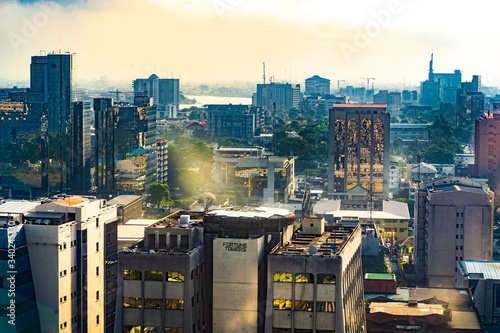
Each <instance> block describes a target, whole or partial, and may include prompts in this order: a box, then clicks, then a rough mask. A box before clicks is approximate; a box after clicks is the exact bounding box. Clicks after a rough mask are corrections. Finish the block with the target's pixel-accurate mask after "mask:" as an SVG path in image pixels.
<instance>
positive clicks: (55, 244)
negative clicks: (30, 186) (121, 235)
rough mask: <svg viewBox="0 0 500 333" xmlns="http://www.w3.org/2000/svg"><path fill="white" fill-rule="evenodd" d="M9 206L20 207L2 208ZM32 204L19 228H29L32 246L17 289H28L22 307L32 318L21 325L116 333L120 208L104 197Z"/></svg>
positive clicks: (26, 234)
mask: <svg viewBox="0 0 500 333" xmlns="http://www.w3.org/2000/svg"><path fill="white" fill-rule="evenodd" d="M8 204H9V203H7V204H3V205H0V210H2V211H5V210H8V211H13V210H14V208H16V207H11V208H10V209H8V208H9V207H2V206H4V205H8ZM29 204H32V203H27V204H25V205H29ZM17 206H19V204H17ZM27 208H29V209H25V210H24V212H23V213H21V214H22V222H23V223H21V224H19V225H18V226H16V228H17V229H18V230H16V231H18V236H20V237H22V232H24V237H25V240H26V241H25V243H26V246H25V248H26V249H27V251H22V252H18V253H19V254H21V253H24V254H23V257H20V258H16V262H18V263H19V269H22V270H24V271H25V273H26V274H24V276H25V277H24V278H23V279H19V280H18V281H19V283H21V281H23V284H26V285H25V286H23V287H21V288H19V289H17V291H18V292H19V294H20V298H23V297H24V296H25V295H24V292H25V291H26V292H28V294H27V296H26V297H28V298H29V299H28V300H27V301H25V302H24V303H23V305H21V304H19V305H20V307H19V308H18V309H19V311H22V312H20V314H21V313H23V312H24V311H27V312H26V313H30V315H31V318H30V319H29V320H27V321H26V322H22V323H19V325H20V326H21V327H23V326H25V327H28V326H29V325H31V324H35V326H36V325H39V329H38V330H36V329H35V328H32V329H34V332H36V331H39V332H58V331H62V332H64V331H68V332H71V331H88V332H112V331H113V325H114V312H115V308H116V304H115V303H114V300H115V296H114V294H115V292H116V288H113V286H114V285H115V284H116V282H113V279H114V280H115V281H116V277H114V276H113V274H114V272H115V271H116V267H115V266H114V265H115V264H114V263H116V260H117V258H116V253H117V252H116V250H117V249H116V207H114V206H107V205H106V204H105V202H104V201H103V200H94V199H87V198H82V197H55V198H52V199H50V200H47V201H45V202H44V203H42V204H40V203H36V205H35V206H34V207H33V206H30V207H27ZM9 214H11V213H9ZM113 226H114V227H113ZM113 230H114V233H115V237H113ZM113 242H114V243H113ZM20 245H21V248H23V246H22V244H20ZM18 251H19V250H18ZM19 277H21V276H19ZM29 277H31V282H32V287H31V288H32V289H31V288H30V285H31V282H30V278H29ZM31 290H32V291H33V292H31ZM33 305H35V306H36V310H37V311H35V309H34V308H33ZM23 306H24V307H26V308H23ZM21 308H23V310H21ZM37 312H38V314H37ZM37 323H38V324H37ZM7 332H8V331H7Z"/></svg>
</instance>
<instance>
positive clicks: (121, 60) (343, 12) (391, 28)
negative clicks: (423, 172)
mask: <svg viewBox="0 0 500 333" xmlns="http://www.w3.org/2000/svg"><path fill="white" fill-rule="evenodd" d="M490 7H491V4H490V3H488V2H487V1H484V0H479V1H478V2H476V3H475V5H474V6H469V5H467V4H466V3H463V4H462V3H457V2H455V3H454V4H453V6H450V5H449V4H448V3H441V2H436V1H430V0H420V1H412V0H370V1H368V0H356V1H351V2H342V3H334V2H331V1H328V0H271V1H266V0H252V1H249V0H168V1H165V0H144V1H140V2H138V1H125V0H101V1H93V0H57V1H46V0H43V1H42V0H22V1H21V0H18V1H15V0H4V1H2V2H1V3H0V45H2V47H1V48H0V59H1V60H2V61H1V62H0V78H2V79H3V80H9V82H12V81H17V82H22V81H26V80H28V79H29V63H30V57H31V56H33V55H37V54H39V53H40V50H46V51H50V50H63V51H66V50H70V51H71V52H74V53H76V63H77V66H78V78H79V79H82V80H96V79H99V78H100V77H103V76H105V77H107V78H108V80H110V81H113V82H129V81H131V80H133V79H134V78H139V77H146V76H147V75H148V74H151V73H156V74H157V75H158V76H160V77H171V76H174V77H179V76H180V79H181V81H183V82H186V83H188V82H189V83H194V82H196V83H198V84H202V83H203V84H204V83H208V84H211V83H227V82H255V83H258V82H261V81H262V75H263V73H262V63H263V62H265V63H266V77H267V78H269V77H272V76H274V77H275V80H276V81H288V82H293V83H301V84H302V83H303V81H304V79H306V78H308V77H311V76H313V75H320V76H322V77H326V78H328V79H330V80H332V86H335V85H336V80H360V81H362V80H363V79H366V78H367V77H370V78H375V87H377V85H378V86H385V85H393V84H394V85H400V86H401V87H402V86H403V83H404V82H405V83H406V85H408V86H415V87H416V86H418V85H419V84H420V82H422V81H424V80H425V79H426V78H427V73H428V65H429V60H430V55H431V53H432V52H434V69H435V71H436V72H441V73H443V72H453V71H454V70H455V69H460V70H461V71H462V74H463V81H470V80H471V79H472V75H481V77H482V81H483V85H484V86H490V87H499V86H500V68H497V66H496V63H497V55H498V54H499V53H500V46H499V45H497V44H496V43H493V42H492V41H494V40H495V38H496V35H495V32H494V31H492V29H491V22H495V21H496V11H494V10H489V9H490ZM464 17H465V18H467V20H466V21H464V22H467V23H461V24H458V22H459V21H458V20H459V18H464ZM460 22H461V21H460ZM1 82H2V80H0V83H1ZM362 85H363V84H362V83H361V82H360V84H359V86H362Z"/></svg>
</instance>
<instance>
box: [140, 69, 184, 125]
mask: <svg viewBox="0 0 500 333" xmlns="http://www.w3.org/2000/svg"><path fill="white" fill-rule="evenodd" d="M132 85H133V88H134V98H135V99H138V100H134V103H135V104H137V105H138V104H140V103H138V101H139V100H144V99H146V100H149V99H150V98H152V99H153V104H152V105H156V106H160V105H161V106H162V107H160V109H161V110H167V109H168V110H169V116H170V118H176V117H177V111H178V110H179V79H160V78H159V77H158V76H157V75H156V74H152V75H151V76H150V77H149V78H147V79H136V80H134V82H133V84H132ZM146 103H147V102H146ZM152 105H140V106H152ZM170 108H172V109H170Z"/></svg>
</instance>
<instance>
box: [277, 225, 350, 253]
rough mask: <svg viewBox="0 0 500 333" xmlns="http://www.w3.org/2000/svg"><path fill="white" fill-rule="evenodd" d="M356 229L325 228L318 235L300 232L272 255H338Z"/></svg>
mask: <svg viewBox="0 0 500 333" xmlns="http://www.w3.org/2000/svg"><path fill="white" fill-rule="evenodd" d="M355 229H356V227H336V226H335V227H332V226H326V227H325V232H324V233H323V234H322V235H320V236H318V235H310V234H305V233H303V232H302V230H300V229H299V230H298V231H296V232H295V233H294V235H293V237H292V239H291V241H290V243H289V244H287V245H284V246H280V247H278V248H276V249H275V250H274V251H273V252H272V254H274V255H317V256H324V255H338V254H339V253H340V252H341V251H342V249H343V246H344V244H345V243H346V242H347V240H348V239H349V238H350V237H351V236H352V234H353V233H354V231H355Z"/></svg>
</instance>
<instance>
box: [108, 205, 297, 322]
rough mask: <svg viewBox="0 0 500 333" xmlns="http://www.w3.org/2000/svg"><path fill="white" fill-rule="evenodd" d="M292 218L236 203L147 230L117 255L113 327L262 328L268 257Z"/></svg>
mask: <svg viewBox="0 0 500 333" xmlns="http://www.w3.org/2000/svg"><path fill="white" fill-rule="evenodd" d="M202 221H203V223H202V224H201V223H200V222H202ZM294 221H295V217H294V215H293V214H292V213H290V212H288V211H285V210H283V209H273V208H251V207H234V208H231V209H226V210H215V211H211V212H208V213H207V214H206V215H205V217H203V215H202V214H201V213H193V212H190V213H187V212H177V213H175V214H172V215H170V216H168V217H166V218H164V219H162V220H160V221H158V222H157V223H156V224H154V225H152V226H150V227H146V228H145V229H144V235H143V239H142V240H141V241H140V242H138V243H136V244H134V245H133V246H131V247H130V248H128V249H124V250H122V251H121V252H120V253H119V259H118V262H119V264H118V265H119V267H118V277H119V278H118V294H117V299H119V300H123V303H121V302H119V303H118V306H117V312H116V313H117V320H116V323H117V326H116V329H115V332H138V331H137V330H139V331H140V330H141V328H142V329H144V330H148V331H150V330H155V329H156V330H161V332H164V331H165V332H204V331H209V332H246V331H252V332H264V325H265V321H266V320H267V319H266V295H267V289H266V288H267V282H266V276H267V267H268V265H267V255H268V254H269V252H270V251H271V250H272V249H273V248H274V247H275V246H276V245H277V244H278V243H282V242H286V241H287V240H289V239H290V238H291V235H292V233H293V223H294Z"/></svg>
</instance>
